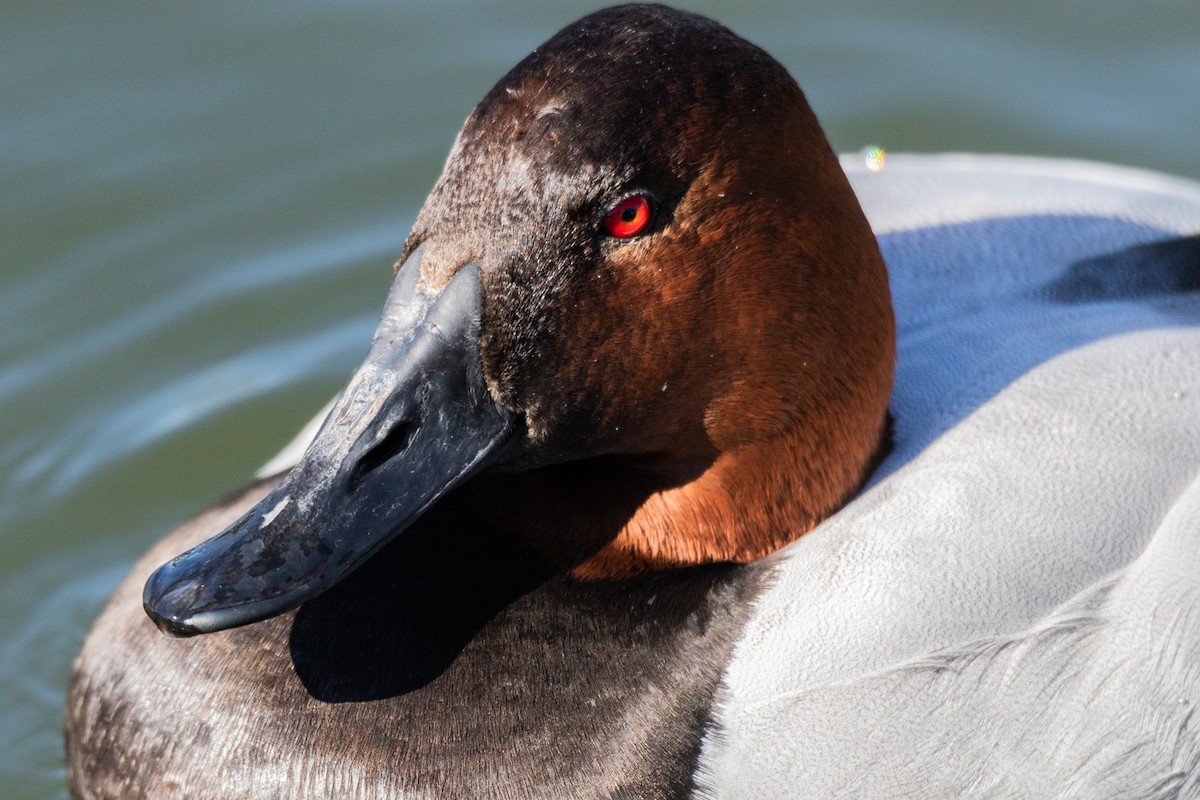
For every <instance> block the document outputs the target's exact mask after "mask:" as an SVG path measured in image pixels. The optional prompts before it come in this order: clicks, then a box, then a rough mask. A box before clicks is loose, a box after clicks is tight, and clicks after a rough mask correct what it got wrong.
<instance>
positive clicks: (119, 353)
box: [0, 0, 1200, 799]
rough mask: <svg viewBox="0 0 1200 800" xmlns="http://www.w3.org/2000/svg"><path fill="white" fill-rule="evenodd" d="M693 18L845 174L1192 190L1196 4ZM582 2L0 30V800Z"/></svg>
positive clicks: (93, 16) (54, 761)
mask: <svg viewBox="0 0 1200 800" xmlns="http://www.w3.org/2000/svg"><path fill="white" fill-rule="evenodd" d="M991 5H992V10H984V9H982V8H975V9H971V10H963V9H964V8H965V7H966V4H962V3H956V2H916V1H910V2H904V3H889V4H877V5H875V6H867V5H866V4H863V3H847V2H837V3H834V2H826V1H825V0H821V2H810V3H797V2H783V1H782V0H775V1H774V2H765V1H764V2H703V3H702V2H697V3H692V4H689V6H688V7H690V8H693V9H695V10H697V11H701V12H704V13H707V14H709V15H711V16H714V17H717V18H718V19H721V20H723V21H724V22H726V23H727V24H729V25H730V26H731V27H733V28H734V29H735V30H737V31H738V32H740V33H741V34H743V35H744V36H746V37H748V38H750V39H751V40H753V41H755V42H757V43H759V44H760V45H762V46H764V47H765V48H766V49H767V50H769V51H770V52H772V53H773V54H774V55H775V56H776V57H777V58H779V59H780V60H781V61H782V62H783V63H784V64H786V65H787V66H788V67H789V68H790V69H791V71H792V72H793V74H794V75H796V76H797V78H798V79H799V80H800V82H801V84H802V85H803V86H804V87H805V89H806V91H807V93H808V95H809V98H810V100H811V102H812V104H813V106H814V107H815V108H816V110H817V113H818V115H819V116H820V117H821V118H822V120H823V121H824V123H825V125H826V128H827V130H828V132H829V134H830V137H831V138H832V140H833V142H834V144H835V146H836V147H838V148H839V149H842V150H858V149H859V148H861V147H863V146H864V145H868V144H879V145H882V146H884V147H886V148H888V149H889V150H893V151H895V150H922V151H938V150H969V151H1002V152H1015V153H1032V154H1044V155H1063V156H1075V157H1082V158H1092V159H1101V160H1109V161H1116V162H1120V163H1126V164H1132V165H1136V166H1141V167H1147V168H1152V169H1159V170H1163V171H1168V172H1174V173H1179V174H1184V175H1190V176H1192V177H1200V158H1197V155H1196V153H1197V146H1196V141H1195V139H1196V137H1197V132H1198V131H1200V47H1198V45H1197V39H1198V34H1200V3H1197V2H1196V0H1178V1H1177V2H1157V3H1154V4H1141V3H1131V2H1119V3H1118V2H1098V1H1097V0H1086V1H1085V0H1077V1H1075V2H1057V3H1053V4H1048V3H1041V2H1039V3H1024V2H1013V3H1005V4H991ZM594 7H595V6H593V5H592V4H591V3H584V4H580V3H569V2H560V3H555V4H548V3H547V4H534V3H530V2H522V1H520V0H518V2H509V3H507V4H506V5H505V7H504V8H505V10H503V11H498V10H495V9H494V8H492V7H490V6H486V5H484V4H482V3H477V2H457V1H455V0H443V1H442V2H438V3H433V2H429V3H411V2H410V3H382V2H381V3H371V2H341V3H333V2H289V3H283V2H262V3H256V4H243V3H215V2H210V3H195V4H185V3H159V4H149V3H136V4H135V3H128V2H122V1H121V0H109V2H105V3H90V4H83V3H74V4H67V3H61V4H52V3H45V2H29V1H28V0H8V2H6V3H5V6H4V8H3V10H2V11H0V187H2V191H0V720H2V721H3V724H2V725H0V796H2V797H4V798H14V799H15V798H26V797H28V798H42V797H56V796H57V797H61V796H63V795H64V794H65V787H64V772H63V767H62V756H61V752H62V747H61V733H60V729H61V726H62V723H61V719H62V700H63V692H64V686H65V683H66V679H67V675H68V672H69V670H70V664H71V659H72V658H73V656H74V654H75V652H76V651H77V650H78V648H79V644H80V641H81V639H82V637H83V634H84V632H85V631H86V629H87V627H88V625H89V623H90V622H91V620H92V618H93V617H94V616H95V614H96V613H97V612H98V610H99V607H100V604H101V603H102V602H103V600H104V598H105V597H106V595H107V594H108V593H109V592H110V591H111V590H112V589H113V587H114V586H115V585H116V583H117V582H118V581H119V580H120V578H121V577H122V575H123V574H124V572H125V570H126V569H127V568H128V566H129V565H130V563H131V561H132V559H133V558H134V557H135V556H137V555H138V554H139V553H140V552H141V551H142V550H144V549H145V548H146V547H147V546H148V545H149V544H150V543H151V542H152V541H154V540H155V539H156V538H157V537H158V536H160V535H161V534H162V533H163V532H164V531H166V530H167V529H168V528H169V527H170V526H171V525H172V524H174V523H175V522H178V521H180V520H181V519H183V518H184V517H185V516H187V515H188V514H189V513H191V512H193V511H195V510H197V509H199V508H200V507H202V506H203V505H204V504H205V503H206V501H208V500H211V499H212V498H214V497H216V496H218V495H220V494H221V493H223V492H225V491H227V490H229V489H231V488H234V487H235V486H236V485H238V484H239V483H241V482H242V481H243V480H244V479H246V478H247V477H248V476H249V475H250V473H251V472H252V471H253V470H254V468H255V467H256V466H257V465H258V464H260V463H261V462H262V461H264V460H265V459H266V458H267V457H268V456H269V455H271V454H272V452H273V451H274V449H275V448H277V447H278V446H280V445H282V444H283V443H284V442H285V441H286V440H287V439H288V438H289V436H290V434H291V433H293V432H294V431H295V430H296V429H297V428H298V427H299V426H300V425H301V424H302V423H303V422H304V421H305V420H306V419H307V418H308V417H309V416H310V415H311V414H312V413H314V412H315V411H316V410H317V409H318V408H319V407H320V406H321V404H322V403H323V402H324V401H325V400H326V399H327V398H328V397H330V396H331V395H332V394H333V393H334V392H335V390H336V389H337V388H338V385H339V382H340V381H342V380H343V379H344V378H345V377H346V376H347V375H348V374H349V372H350V370H351V369H352V368H353V366H354V365H355V364H356V363H357V361H358V360H359V359H360V358H361V356H362V355H363V353H364V352H365V350H366V346H367V342H368V340H369V337H370V334H371V331H372V329H373V327H374V322H375V316H376V314H377V312H378V309H379V307H380V305H381V304H382V301H383V295H384V291H385V289H386V286H387V283H388V278H389V276H390V267H391V264H392V262H393V260H394V259H395V257H396V256H397V254H398V252H399V249H400V244H401V242H402V241H403V238H404V235H405V233H406V231H407V228H408V225H409V224H410V223H411V221H412V219H413V217H414V215H415V214H416V211H417V209H418V207H419V205H420V202H421V200H422V197H423V195H424V193H425V191H426V190H427V189H428V187H429V186H430V185H431V184H432V182H433V180H434V178H435V177H436V175H437V172H438V170H439V168H440V166H441V163H442V160H443V158H444V156H445V152H446V149H447V147H448V145H449V143H450V141H451V138H452V137H453V135H454V133H455V131H456V129H457V127H458V125H459V124H460V122H461V121H462V119H463V118H464V117H465V116H466V114H467V113H468V111H469V110H470V109H471V106H472V105H473V104H474V102H475V101H476V100H477V99H478V98H479V97H480V96H481V95H482V94H483V92H484V91H486V90H487V88H488V87H489V86H490V85H491V84H492V83H493V82H494V81H495V80H496V79H497V78H499V77H500V75H502V74H503V73H504V72H505V71H506V70H507V69H508V67H510V66H511V65H512V64H513V63H515V62H516V60H517V59H518V58H520V57H521V56H523V55H524V54H525V53H526V52H527V51H528V50H530V49H531V48H532V47H534V46H535V45H537V44H538V43H539V42H540V41H541V40H543V39H544V38H546V37H547V36H548V35H550V34H551V33H553V32H554V31H555V30H556V29H558V28H559V27H561V26H562V25H564V24H566V23H567V22H569V21H571V20H572V19H574V18H575V17H577V16H579V15H581V14H582V13H584V12H586V11H589V10H592V9H593V8H594Z"/></svg>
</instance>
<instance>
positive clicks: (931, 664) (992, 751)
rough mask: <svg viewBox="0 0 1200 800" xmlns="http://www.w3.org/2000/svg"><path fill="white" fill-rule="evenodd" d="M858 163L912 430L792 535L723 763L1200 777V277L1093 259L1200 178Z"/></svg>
mask: <svg viewBox="0 0 1200 800" xmlns="http://www.w3.org/2000/svg"><path fill="white" fill-rule="evenodd" d="M846 166H847V170H848V172H849V173H850V175H851V179H852V181H853V183H854V185H855V189H856V191H857V192H858V194H859V197H860V199H861V201H862V203H863V206H864V209H865V210H866V212H867V216H868V217H869V218H870V220H871V222H872V225H873V227H874V228H875V230H876V232H877V233H878V234H879V236H880V243H881V246H882V249H883V253H884V257H885V258H886V260H887V261H888V265H889V269H890V271H891V280H892V291H893V295H894V298H895V302H896V310H897V319H898V326H899V334H900V345H899V347H900V351H899V361H898V366H897V379H896V389H895V394H894V398H893V405H892V413H893V414H894V416H895V445H896V446H895V450H894V452H893V453H892V454H891V456H890V457H889V458H888V459H887V460H886V461H885V463H884V464H883V465H882V467H881V469H880V470H879V472H878V473H877V475H876V476H875V477H874V478H873V480H872V484H871V486H870V487H869V488H868V490H867V491H865V492H864V493H863V494H862V495H861V496H860V497H859V498H858V499H856V500H855V501H854V502H853V503H851V504H850V505H849V506H848V507H847V508H846V509H844V510H843V511H841V512H840V513H838V514H837V515H835V516H834V517H833V518H831V519H830V520H828V521H827V522H826V523H825V524H824V525H822V526H821V527H820V528H818V529H817V530H815V531H814V532H812V533H810V534H808V535H807V536H805V537H803V538H802V539H800V540H799V541H797V542H796V543H795V544H793V545H792V546H790V547H788V548H786V549H785V550H784V551H782V552H781V553H780V554H778V555H777V556H775V558H776V559H777V560H778V564H777V567H776V576H775V577H776V580H775V582H774V583H773V585H772V586H771V588H770V589H769V590H767V591H766V592H765V593H764V595H763V596H762V597H761V598H760V599H759V601H758V606H757V608H756V612H755V615H754V618H753V621H752V622H751V624H750V626H749V628H748V629H747V631H746V634H745V637H744V639H743V640H742V641H741V643H740V644H739V646H738V649H737V652H736V654H735V657H734V659H733V660H732V662H731V664H730V665H729V667H728V670H727V672H726V676H725V688H724V696H723V698H722V701H721V703H720V705H719V707H718V709H717V710H716V712H715V713H716V718H717V728H716V729H715V730H714V731H713V732H711V733H710V735H709V737H708V739H707V740H706V743H705V748H704V752H703V754H702V763H701V778H702V781H701V782H702V786H703V788H704V791H705V793H707V794H710V795H711V796H714V797H723V798H724V797H730V798H735V797H755V798H771V797H781V798H782V797H787V798H795V797H823V798H824V797H871V798H874V797H914V798H916V797H919V798H932V797H962V796H971V797H993V796H994V797H1031V798H1035V797H1036V798H1049V797H1086V798H1100V797H1123V798H1126V797H1177V796H1193V795H1197V796H1200V763H1198V759H1200V738H1198V737H1197V733H1196V731H1197V728H1198V727H1200V717H1194V716H1193V711H1194V709H1195V707H1196V705H1197V704H1200V480H1198V479H1197V475H1198V473H1200V292H1197V291H1190V292H1179V291H1174V292H1172V291H1162V292H1155V291H1153V290H1146V289H1145V287H1143V288H1142V290H1139V291H1135V292H1130V293H1127V295H1129V296H1109V297H1097V296H1093V295H1095V294H1096V291H1095V286H1094V285H1091V288H1090V289H1089V284H1088V283H1087V281H1088V280H1089V279H1093V278H1095V276H1096V275H1098V274H1101V272H1097V270H1096V269H1094V268H1084V269H1083V271H1082V272H1080V269H1081V268H1080V267H1072V265H1075V264H1081V263H1085V262H1089V261H1091V263H1092V264H1093V266H1094V265H1095V264H1096V263H1098V262H1096V261H1095V259H1098V258H1102V257H1104V256H1106V255H1107V254H1111V253H1114V252H1116V251H1120V250H1123V249H1124V248H1129V247H1131V246H1135V245H1139V244H1144V243H1148V242H1153V241H1156V240H1163V239H1168V238H1171V237H1174V236H1178V235H1181V234H1196V233H1198V232H1200V186H1197V185H1196V184H1193V183H1190V182H1187V181H1182V180H1178V179H1172V178H1166V177H1163V176H1158V175H1153V174H1150V173H1144V172H1139V171H1135V170H1126V169H1119V168H1115V167H1106V166H1102V165H1096V164H1085V163H1079V162H1067V161H1048V160H1040V159H1023V158H1009V157H988V156H956V155H947V156H928V157H922V156H901V157H896V156H893V157H892V158H891V159H890V160H889V162H888V165H887V167H886V169H885V170H883V171H882V172H880V173H878V174H875V173H870V172H868V171H867V170H865V169H863V168H861V167H856V166H855V165H853V164H851V163H849V162H847V164H846ZM1099 263H1100V264H1101V266H1103V264H1105V263H1107V262H1099ZM1116 266H1117V267H1119V268H1121V269H1124V268H1127V266H1128V265H1119V264H1118V265H1116ZM1134 266H1136V265H1134ZM1191 268H1194V269H1195V270H1196V271H1197V272H1200V263H1195V264H1194V265H1193V266H1192V267H1191ZM1185 269H1186V267H1185ZM1073 270H1074V271H1073ZM1100 294H1103V292H1100ZM1116 294H1117V295H1120V292H1117V293H1116ZM1133 295H1136V296H1133Z"/></svg>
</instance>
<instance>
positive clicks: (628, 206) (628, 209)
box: [604, 194, 654, 239]
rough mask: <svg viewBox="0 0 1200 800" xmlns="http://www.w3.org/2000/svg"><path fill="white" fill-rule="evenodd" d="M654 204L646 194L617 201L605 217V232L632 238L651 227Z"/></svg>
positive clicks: (614, 235)
mask: <svg viewBox="0 0 1200 800" xmlns="http://www.w3.org/2000/svg"><path fill="white" fill-rule="evenodd" d="M653 216H654V205H653V202H652V201H651V199H650V198H649V197H647V196H646V195H644V194H635V195H633V196H632V197H627V198H625V199H624V200H622V201H621V202H619V203H617V204H616V205H615V206H613V208H612V209H611V210H610V211H609V212H608V214H607V215H605V217H604V232H605V233H606V234H608V235H609V236H612V237H615V238H617V239H632V238H633V237H634V236H637V235H638V234H641V233H644V232H645V231H646V229H647V228H649V227H650V222H651V219H652V217H653Z"/></svg>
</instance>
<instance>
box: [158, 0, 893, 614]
mask: <svg viewBox="0 0 1200 800" xmlns="http://www.w3.org/2000/svg"><path fill="white" fill-rule="evenodd" d="M894 348H895V337H894V325H893V320H892V311H891V303H890V297H889V293H888V285H887V274H886V270H885V267H884V264H883V261H882V259H881V257H880V255H879V251H878V248H877V246H876V243H875V240H874V237H873V235H872V233H871V230H870V228H869V226H868V224H867V222H866V220H865V219H864V217H863V215H862V212H861V211H860V209H859V206H858V203H857V201H856V199H855V197H854V195H853V192H852V191H851V189H850V186H849V184H848V182H847V180H846V178H845V176H844V174H843V173H842V171H841V169H840V167H839V165H838V161H837V158H836V156H835V155H834V153H833V152H832V150H831V148H830V146H829V144H828V143H827V142H826V140H825V137H824V135H823V133H822V132H821V129H820V127H819V125H818V123H817V121H816V118H815V117H814V115H813V113H812V111H811V110H810V109H809V107H808V104H807V102H806V101H805V99H804V96H803V94H802V93H801V91H800V89H799V87H798V86H797V85H796V84H795V82H794V81H793V80H792V79H791V77H790V76H789V75H788V74H787V72H786V71H785V70H784V69H783V67H781V66H780V65H779V64H778V63H777V62H776V61H774V60H773V59H772V58H771V57H770V56H768V55H767V54H766V53H764V52H763V51H762V50H760V49H758V48H757V47H755V46H753V45H751V44H749V43H748V42H746V41H744V40H742V39H740V38H738V37H737V36H736V35H734V34H733V33H731V32H730V31H728V30H727V29H725V28H724V27H722V26H720V25H718V24H716V23H714V22H712V21H710V20H708V19H705V18H703V17H699V16H696V15H694V14H689V13H685V12H680V11H675V10H672V9H668V8H665V7H662V6H649V5H631V6H621V7H617V8H611V9H607V10H604V11H600V12H598V13H595V14H592V15H590V16H588V17H585V18H584V19H582V20H580V21H578V22H576V23H575V24H573V25H571V26H569V27H567V28H566V29H564V30H563V31H561V32H560V33H558V34H557V35H556V36H555V37H553V38H552V39H550V40H549V41H548V42H546V43H545V44H544V45H543V46H541V47H539V48H538V49H537V50H536V51H534V52H533V53H532V54H531V55H530V56H528V57H527V58H526V59H525V60H523V61H522V62H521V63H520V64H518V65H517V66H516V67H515V68H514V69H513V70H512V71H511V72H509V73H508V75H506V76H505V77H504V78H503V79H502V80H501V81H500V83H499V84H497V85H496V87H495V88H493V89H492V90H491V91H490V92H489V93H488V94H487V96H486V97H484V99H483V100H482V102H480V104H479V105H478V106H477V107H476V108H475V110H474V111H473V112H472V113H471V115H470V117H469V118H468V119H467V121H466V123H465V125H464V126H463V129H462V131H461V132H460V134H459V136H458V138H457V140H456V141H455V143H454V146H453V148H452V149H451V152H450V156H449V158H448V160H447V163H446V166H445V169H444V171H443V173H442V175H441V177H440V178H439V180H438V181H437V184H436V185H435V186H434V188H433V191H432V192H431V193H430V196H429V198H428V200H427V201H426V203H425V206H424V207H423V208H422V210H421V212H420V214H419V215H418V218H417V221H416V223H415V226H414V228H413V231H412V233H411V235H410V236H409V238H408V241H407V243H406V245H405V247H404V252H403V255H402V257H401V259H400V262H399V263H398V265H397V272H396V276H395V280H394V283H393V286H392V289H391V292H390V294H389V297H388V300H387V304H386V306H385V309H384V312H383V319H382V321H381V323H380V325H379V329H378V331H377V332H376V334H375V338H374V341H373V343H372V345H371V349H370V352H369V354H368V356H367V359H366V362H365V363H364V364H363V365H362V367H361V368H360V369H359V371H358V373H357V374H356V375H355V376H354V377H353V379H352V380H351V381H350V384H349V385H348V386H347V387H346V389H345V390H344V391H343V392H342V394H341V396H340V397H339V399H338V400H337V402H336V404H335V406H334V408H333V410H332V411H331V412H330V414H329V416H328V418H327V420H326V421H325V424H324V427H323V428H322V429H321V431H320V433H319V434H318V435H317V437H316V439H315V440H314V441H313V443H312V445H311V446H310V448H309V449H308V451H307V452H306V454H305V455H304V457H303V458H302V459H301V461H300V463H299V464H298V465H297V466H296V467H295V469H293V470H292V472H291V473H290V474H289V475H288V476H287V477H286V478H285V479H284V480H283V481H282V483H281V484H280V485H279V486H278V487H277V488H276V489H275V490H274V491H273V492H272V493H271V494H270V495H269V496H268V497H267V498H266V499H264V500H263V501H262V503H260V504H259V505H258V506H257V507H255V508H254V509H253V510H251V511H250V512H249V513H248V514H247V515H246V516H245V517H243V518H242V519H241V520H239V521H238V522H237V523H235V524H234V525H233V526H231V527H230V528H229V529H227V530H226V531H224V532H223V533H221V534H219V535H218V536H216V537H214V538H212V539H210V540H208V541H207V542H205V543H203V544H201V545H199V546H198V547H196V548H194V549H192V550H189V551H188V552H186V553H183V554H182V555H180V556H178V557H176V558H174V559H172V560H171V561H170V562H168V563H167V564H164V565H163V566H162V567H160V568H159V569H158V571H157V572H155V573H154V575H153V576H152V577H151V578H150V580H149V581H148V583H147V585H146V589H145V593H144V604H145V608H146V610H147V612H148V613H149V615H150V616H151V618H153V619H154V620H155V622H156V623H157V624H158V625H159V626H160V628H162V629H163V630H165V631H167V632H170V633H174V634H178V635H188V634H194V633H203V632H208V631H214V630H219V629H223V628H228V627H232V626H236V625H242V624H246V623H249V622H254V621H257V620H260V619H264V618H267V617H270V616H273V615H275V614H278V613H281V612H283V611H285V610H288V609H290V608H293V607H295V606H297V605H299V604H300V603H301V602H303V601H304V600H306V599H308V598H311V597H313V596H315V595H316V594H318V593H320V592H321V591H323V590H324V589H326V588H328V587H330V586H332V585H333V584H334V583H336V582H337V581H338V580H340V579H341V578H343V577H344V576H345V575H347V574H348V573H349V572H350V571H352V570H353V569H354V568H355V567H356V566H357V565H359V564H361V563H362V562H363V561H364V560H366V559H367V558H369V557H370V556H371V554H372V553H374V552H375V551H376V550H378V549H379V548H380V547H381V546H382V545H383V544H384V543H386V542H388V541H389V540H392V539H394V538H395V537H398V536H402V535H403V532H404V530H405V528H407V527H408V526H409V525H411V524H412V523H413V521H414V520H416V519H417V518H418V517H419V516H420V515H421V514H422V513H424V512H425V511H426V510H427V509H429V508H430V507H431V506H432V505H433V504H434V503H436V502H438V500H439V498H442V497H443V496H444V495H446V494H447V493H448V492H449V491H450V490H451V489H453V488H454V487H456V486H459V485H460V484H463V483H464V482H468V481H470V484H476V483H477V484H478V485H479V487H480V488H479V489H478V490H477V491H475V492H474V494H473V495H469V496H468V497H467V500H469V501H470V502H473V503H476V504H478V505H479V510H480V514H481V515H482V516H483V517H485V518H487V519H488V520H489V522H490V523H491V524H493V525H495V526H496V527H498V528H499V529H502V530H505V531H507V532H511V533H513V534H514V535H517V536H521V537H524V538H525V539H526V540H527V541H529V542H532V543H533V546H534V547H535V549H536V550H537V551H538V552H540V553H542V554H544V555H545V557H546V559H547V561H548V562H550V563H553V564H554V565H555V566H556V567H558V568H561V569H564V570H569V571H571V572H573V573H574V574H575V575H576V576H577V577H579V578H584V579H588V578H611V579H619V578H624V577H627V576H630V575H632V574H635V573H638V572H643V571H648V570H659V569H668V568H676V567H684V566H688V565H694V564H701V563H707V562H715V561H735V562H744V561H749V560H752V559H756V558H759V557H761V556H763V555H765V554H767V553H769V552H771V551H773V550H775V549H777V548H778V547H780V546H782V545H783V544H786V543H787V542H789V541H792V540H793V539H795V538H797V537H798V536H800V535H801V534H802V533H804V532H805V531H807V530H809V529H811V528H812V527H813V526H814V525H816V524H817V523H818V522H820V521H821V520H822V519H823V518H825V517H826V516H828V515H829V514H831V513H832V512H833V511H834V510H836V509H837V508H838V507H839V506H840V505H841V504H842V503H843V502H845V500H846V499H847V498H848V497H849V496H850V495H851V494H852V493H853V492H854V491H855V490H856V489H857V488H858V487H859V486H860V485H861V483H862V481H863V480H864V478H865V477H866V475H867V473H868V471H869V470H870V468H871V465H872V463H873V459H874V458H875V457H876V455H877V454H878V451H879V449H880V447H881V441H882V439H883V431H884V421H885V415H886V407H887V402H888V396H889V393H890V389H891V379H892V368H893V361H894ZM480 473H486V474H484V475H481V476H480V477H478V478H473V476H477V475H479V474H480ZM466 488H467V487H464V490H466Z"/></svg>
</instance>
